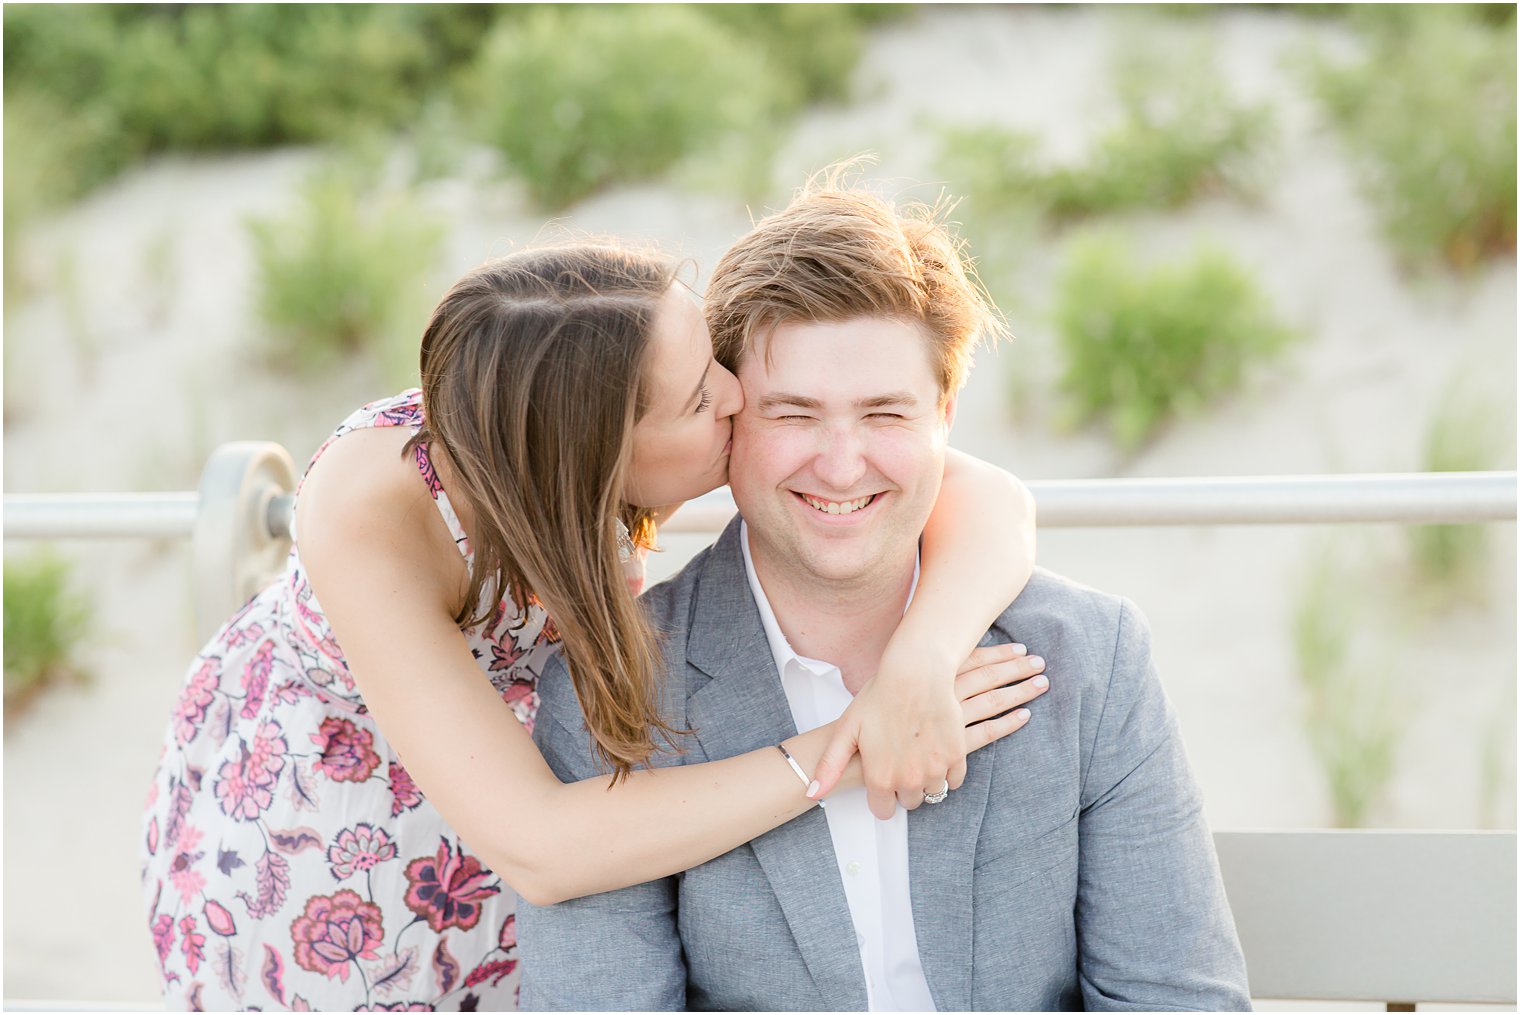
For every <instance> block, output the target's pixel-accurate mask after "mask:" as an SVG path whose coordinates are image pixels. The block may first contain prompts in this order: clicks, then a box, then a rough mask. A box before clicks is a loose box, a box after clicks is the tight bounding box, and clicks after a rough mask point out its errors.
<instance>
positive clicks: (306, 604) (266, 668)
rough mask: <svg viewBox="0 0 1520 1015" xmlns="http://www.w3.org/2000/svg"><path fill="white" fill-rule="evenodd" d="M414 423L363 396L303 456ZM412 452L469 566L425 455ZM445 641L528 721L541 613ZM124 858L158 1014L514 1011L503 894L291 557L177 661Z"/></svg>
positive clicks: (412, 403) (410, 407) (511, 949)
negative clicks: (171, 699) (346, 438)
mask: <svg viewBox="0 0 1520 1015" xmlns="http://www.w3.org/2000/svg"><path fill="white" fill-rule="evenodd" d="M421 422H422V398H421V392H420V391H418V390H416V389H412V390H410V391H406V392H403V393H401V394H400V395H397V396H395V397H394V398H389V399H385V400H382V401H378V402H374V403H371V404H370V405H367V406H365V407H364V408H363V409H360V410H359V411H358V412H356V413H355V414H354V415H352V416H350V417H349V418H348V419H347V420H346V421H344V423H343V425H342V426H340V427H339V428H338V430H337V431H336V432H335V433H334V434H333V436H332V437H331V438H329V439H328V441H327V442H326V443H324V444H323V445H322V448H321V449H319V450H318V451H317V454H316V456H314V457H313V459H312V460H313V461H316V458H317V457H320V456H321V454H322V452H323V451H324V450H325V449H326V448H327V447H328V446H329V445H330V444H331V443H332V442H333V441H334V440H337V439H338V438H340V437H342V436H343V435H344V434H345V433H348V432H349V431H351V430H355V429H360V428H364V427H380V426H406V427H411V428H414V429H415V428H416V427H418V426H420V425H421ZM416 460H417V466H418V469H419V471H420V473H421V478H422V480H423V481H424V482H425V483H426V484H427V486H428V488H429V489H430V490H431V492H432V495H433V499H434V501H435V503H436V504H437V507H438V510H439V512H440V513H441V514H442V516H443V519H444V521H445V522H446V523H447V525H448V527H449V530H450V531H451V532H452V533H453V534H454V538H455V541H456V542H457V543H458V546H459V549H460V552H461V553H462V554H463V555H464V557H465V560H466V563H467V564H469V563H471V561H472V555H471V552H470V547H469V543H468V540H467V538H466V536H465V534H464V531H463V529H461V527H460V525H459V520H458V518H457V517H456V516H455V514H454V510H453V508H452V507H451V506H450V504H449V499H448V495H447V494H446V493H445V492H444V491H443V489H442V487H441V485H440V484H439V482H438V478H437V475H436V473H435V472H434V470H433V468H432V465H431V463H430V462H429V460H428V456H427V451H426V449H425V448H419V449H418V450H417V453H416ZM630 584H632V581H631V582H630ZM461 634H462V635H463V636H464V638H465V639H466V640H467V641H468V643H469V645H470V647H471V649H472V650H473V652H474V655H475V657H476V659H477V660H478V661H479V663H480V668H481V670H482V675H483V678H484V679H489V680H490V681H491V684H492V685H493V686H494V687H495V688H496V690H497V691H499V692H500V694H501V697H502V700H503V702H505V705H506V707H509V708H511V709H512V710H513V712H515V713H516V715H517V718H518V719H519V720H521V721H522V723H523V724H524V725H525V726H527V727H528V728H529V729H531V728H532V723H533V715H534V712H535V710H536V709H537V707H538V693H537V690H536V687H537V680H538V676H539V674H540V673H541V672H542V670H543V667H544V664H545V663H546V661H547V660H548V658H549V656H550V655H551V653H553V652H554V651H555V650H556V648H557V646H556V644H555V638H554V634H553V628H552V625H550V624H548V618H547V616H546V615H545V614H544V612H543V611H542V610H541V609H538V608H537V607H530V608H529V609H528V610H526V611H520V610H518V609H517V608H516V607H515V606H514V605H513V604H512V603H511V602H510V600H509V601H505V602H502V603H501V604H500V605H499V606H498V608H497V610H496V612H495V615H494V616H493V617H492V618H491V620H490V621H489V622H487V623H484V624H481V625H478V626H476V627H468V628H463V629H461ZM142 849H143V886H144V892H145V901H146V902H147V904H148V925H149V930H150V932H151V935H152V940H153V945H154V948H155V950H156V953H157V956H158V962H159V965H160V968H161V971H162V975H163V983H164V993H165V1000H166V1002H167V1003H168V1004H169V1005H170V1006H171V1007H179V1008H189V1009H208V1010H213V1011H215V1010H231V1009H275V1008H282V1009H295V1010H307V1009H316V1010H337V1009H343V1010H361V1011H367V1010H374V1011H427V1010H435V1009H441V1010H472V1009H474V1008H476V1007H477V1006H479V1007H480V1008H482V1009H491V1010H501V1009H504V1008H515V1007H516V981H517V976H516V967H517V938H516V925H515V918H514V916H513V905H514V902H515V896H514V895H513V893H512V890H511V888H510V887H509V886H508V885H506V884H505V883H504V882H503V881H502V880H501V878H499V877H497V876H496V875H495V874H494V873H492V872H491V871H490V870H489V869H488V868H486V867H485V866H484V865H483V864H482V863H481V862H480V860H479V859H478V858H477V857H476V856H475V855H474V854H472V853H471V852H470V851H469V849H468V848H467V847H466V846H465V845H464V844H463V843H462V842H460V840H459V838H458V836H457V835H455V834H454V832H453V830H452V829H451V828H450V827H449V826H448V825H447V824H446V823H445V822H444V821H443V819H442V817H440V816H439V814H438V812H437V811H436V810H434V809H433V807H432V806H431V805H430V804H429V803H428V802H427V800H425V799H424V798H423V796H422V794H421V793H420V792H419V791H418V789H417V787H416V786H415V785H414V784H413V783H412V780H411V778H410V777H409V776H408V775H407V772H406V769H405V768H404V767H403V766H402V764H401V762H400V760H399V759H398V758H397V757H396V754H395V752H394V751H393V750H392V749H391V748H390V745H389V744H388V743H387V742H386V740H385V737H384V736H383V735H382V734H381V732H380V730H379V729H378V728H377V727H376V725H375V723H374V721H373V720H372V719H371V718H370V716H369V713H368V710H367V709H366V708H365V705H364V701H363V699H362V698H361V697H360V695H359V692H358V690H357V688H356V687H355V685H354V680H353V677H352V676H351V675H350V674H349V672H348V668H347V666H346V665H345V664H344V661H343V653H342V651H341V650H340V649H339V647H338V645H337V642H336V641H335V640H334V638H333V634H332V630H331V629H330V628H329V626H328V624H327V621H326V618H325V617H324V616H323V613H322V608H321V606H320V605H319V604H318V603H317V600H316V597H315V596H314V595H313V593H312V589H311V586H310V585H309V584H308V583H307V581H306V575H305V571H304V569H303V568H302V566H301V559H300V555H299V553H298V550H297V545H292V547H291V551H290V558H289V562H288V565H287V567H286V570H285V572H284V574H283V576H282V577H281V578H280V579H279V580H278V581H276V582H275V583H274V584H273V585H271V586H270V587H268V588H266V589H265V590H264V591H263V592H262V593H260V594H259V595H258V596H257V597H255V598H254V599H253V600H252V601H251V602H249V603H248V604H247V605H246V606H245V607H244V608H243V609H242V610H241V611H240V612H239V613H238V614H237V615H236V616H234V617H233V618H232V619H231V620H229V621H228V622H227V623H226V625H224V626H223V627H222V629H221V630H220V631H218V632H217V633H216V635H215V636H214V637H213V638H212V640H211V642H210V643H209V644H208V645H207V646H206V647H205V648H204V649H203V650H202V652H201V654H200V655H199V656H198V657H197V658H196V659H195V661H194V663H193V664H192V665H191V667H190V672H189V675H188V678H187V680H186V683H185V687H184V689H183V691H182V692H181V694H180V696H179V700H178V702H177V704H176V705H175V707H174V712H173V715H172V717H171V721H170V723H169V729H168V732H167V734H166V737H165V743H164V752H163V755H162V759H161V761H160V764H159V768H158V772H157V775H156V777H155V779H154V781H153V785H152V788H151V790H150V791H149V795H148V804H147V813H146V815H145V818H144V830H143V840H142Z"/></svg>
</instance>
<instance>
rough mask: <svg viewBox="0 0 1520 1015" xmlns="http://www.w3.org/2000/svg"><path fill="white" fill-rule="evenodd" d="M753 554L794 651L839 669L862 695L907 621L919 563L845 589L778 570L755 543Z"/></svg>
mask: <svg viewBox="0 0 1520 1015" xmlns="http://www.w3.org/2000/svg"><path fill="white" fill-rule="evenodd" d="M750 551H751V556H750V560H751V563H752V565H753V566H754V569H755V577H756V578H758V579H759V581H760V587H761V588H763V589H764V590H765V598H766V599H767V600H768V601H769V603H770V606H771V611H772V613H774V614H775V617H776V625H777V626H778V627H779V628H780V629H781V633H782V634H784V635H785V636H786V640H787V642H788V644H790V645H791V647H792V651H793V652H796V653H797V654H798V655H800V656H806V657H808V658H809V659H818V660H821V661H823V662H827V663H832V664H833V665H835V666H837V667H839V670H840V673H841V675H842V676H843V677H844V685H845V687H846V688H847V689H848V690H849V692H850V693H851V694H857V693H859V691H860V689H861V688H862V687H864V686H865V685H866V683H867V681H869V680H870V679H871V678H872V677H874V676H875V675H876V668H877V665H878V664H879V663H880V662H881V656H882V652H883V651H885V649H886V647H887V642H888V641H889V640H891V637H892V634H893V632H895V631H896V630H897V625H898V624H899V623H900V622H901V621H902V616H903V610H904V609H905V608H906V606H907V603H908V595H909V593H910V592H911V591H912V588H913V575H914V570H915V566H916V564H917V560H916V558H915V557H913V556H909V557H907V558H906V559H905V560H903V561H902V562H901V564H900V566H893V567H892V568H891V569H890V570H884V571H883V572H882V573H881V574H880V575H877V576H872V577H871V578H869V579H866V580H863V581H861V582H859V583H858V584H857V583H851V584H843V583H833V582H825V581H820V580H819V579H818V578H817V577H816V576H811V575H805V574H803V573H802V572H801V571H800V569H798V568H794V567H787V566H777V565H776V563H775V562H773V561H771V560H769V559H768V558H767V557H766V555H765V553H764V552H763V550H762V549H761V548H759V547H756V546H755V544H754V543H753V542H751V543H750Z"/></svg>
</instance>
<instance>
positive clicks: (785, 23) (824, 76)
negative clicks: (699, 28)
mask: <svg viewBox="0 0 1520 1015" xmlns="http://www.w3.org/2000/svg"><path fill="white" fill-rule="evenodd" d="M697 9H698V10H700V11H702V13H703V14H705V15H707V16H708V17H709V18H712V19H713V20H714V21H716V22H718V23H719V24H721V25H723V26H724V27H725V28H727V29H728V30H729V31H730V33H732V34H733V35H734V36H735V37H737V38H740V39H744V40H746V41H747V42H749V43H750V44H752V45H758V46H760V47H761V48H763V49H764V50H765V52H766V55H767V56H768V57H769V59H770V62H771V63H772V65H774V66H775V67H776V68H777V69H778V70H779V71H780V72H781V73H783V74H785V75H786V76H787V77H789V78H790V79H791V80H793V81H794V82H796V83H797V85H798V86H799V92H798V95H797V97H798V98H799V99H801V100H802V101H804V102H841V101H843V100H845V99H847V98H849V95H850V78H851V77H852V76H853V74H854V73H855V65H856V64H857V63H859V62H860V54H861V51H862V50H863V49H864V48H865V31H864V30H865V29H866V28H868V27H870V26H872V25H877V24H881V23H882V22H884V21H886V20H888V19H892V18H896V17H901V16H902V15H903V14H905V13H907V12H909V11H910V10H911V9H912V8H911V7H910V6H909V5H906V4H826V3H822V4H701V5H700V6H698V8H697Z"/></svg>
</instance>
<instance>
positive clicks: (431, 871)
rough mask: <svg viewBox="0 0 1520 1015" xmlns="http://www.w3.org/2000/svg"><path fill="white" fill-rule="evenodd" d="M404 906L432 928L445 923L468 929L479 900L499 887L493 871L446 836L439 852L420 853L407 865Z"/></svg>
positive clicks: (477, 914) (477, 912)
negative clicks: (429, 854)
mask: <svg viewBox="0 0 1520 1015" xmlns="http://www.w3.org/2000/svg"><path fill="white" fill-rule="evenodd" d="M406 880H407V882H408V883H409V885H410V886H411V887H409V888H408V889H407V892H406V905H407V908H408V909H410V910H411V911H412V912H414V913H416V914H417V915H418V916H420V917H422V918H423V919H424V920H426V921H427V924H428V926H429V927H431V928H433V930H434V931H442V930H443V929H444V928H446V927H458V928H459V929H460V930H469V929H470V928H471V927H473V926H475V924H476V923H477V922H479V920H480V904H481V903H482V902H484V901H485V900H486V899H489V898H490V897H491V896H493V895H496V894H497V893H498V892H500V891H501V888H500V886H499V885H498V884H497V883H496V875H494V874H492V873H491V872H490V871H489V870H486V869H485V868H484V867H483V866H481V863H480V861H479V860H477V859H475V858H474V857H473V856H469V855H467V854H466V853H465V851H464V848H463V847H460V848H459V851H458V853H455V851H454V847H453V846H452V845H450V844H449V841H448V840H447V839H439V840H438V852H437V853H436V854H435V855H433V856H420V857H418V858H417V859H415V860H413V861H412V862H411V863H409V864H407V865H406Z"/></svg>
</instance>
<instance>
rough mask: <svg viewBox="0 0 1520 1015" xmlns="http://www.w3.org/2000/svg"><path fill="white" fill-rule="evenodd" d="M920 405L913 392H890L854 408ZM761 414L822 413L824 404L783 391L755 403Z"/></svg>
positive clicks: (858, 399) (764, 396) (860, 399)
mask: <svg viewBox="0 0 1520 1015" xmlns="http://www.w3.org/2000/svg"><path fill="white" fill-rule="evenodd" d="M916 405H918V398H917V397H916V396H915V395H914V394H913V393H912V392H911V391H888V392H884V393H882V394H880V395H871V396H870V397H868V398H857V399H856V400H855V402H854V407H855V408H857V409H885V408H894V407H895V408H911V407H914V406H916ZM755 407H756V409H758V410H759V411H760V412H769V411H770V410H772V409H777V408H794V409H809V410H811V411H813V412H820V411H822V409H823V402H821V401H820V400H818V399H816V398H809V397H808V396H807V395H794V394H792V393H790V392H786V391H782V392H776V393H774V394H769V395H762V396H761V397H760V399H759V401H757V402H756V403H755Z"/></svg>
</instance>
